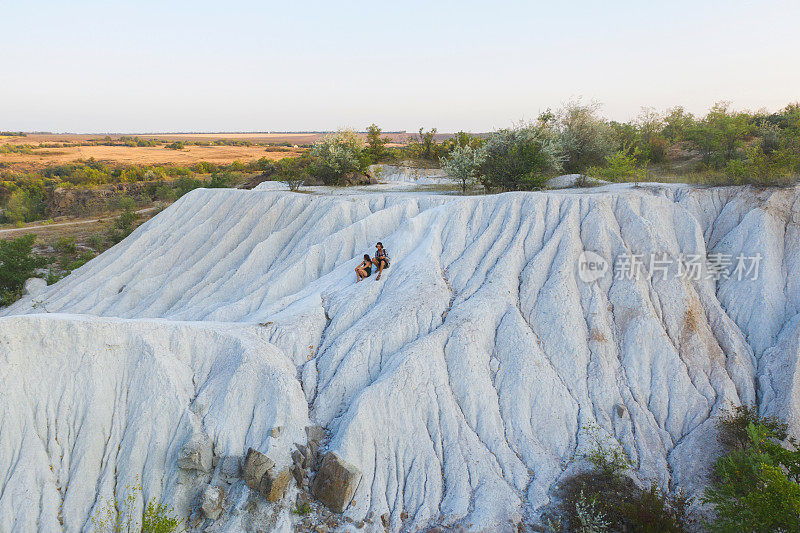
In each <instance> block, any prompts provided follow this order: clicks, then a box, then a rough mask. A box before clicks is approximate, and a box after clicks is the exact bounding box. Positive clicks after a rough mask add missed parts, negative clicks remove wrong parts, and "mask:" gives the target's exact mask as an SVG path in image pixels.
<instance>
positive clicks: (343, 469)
mask: <svg viewBox="0 0 800 533" xmlns="http://www.w3.org/2000/svg"><path fill="white" fill-rule="evenodd" d="M360 481H361V471H360V470H359V469H358V468H356V466H355V465H352V464H350V463H348V462H347V461H345V460H344V459H342V458H341V457H339V456H338V455H336V454H335V453H334V452H328V453H326V454H325V457H324V458H323V460H322V466H321V467H320V469H319V472H317V475H316V477H315V478H314V485H313V487H312V489H313V492H314V496H316V497H317V499H318V500H319V501H321V502H322V503H324V504H325V505H326V506H327V507H328V508H329V509H330V510H331V511H333V512H336V513H341V512H342V511H344V510H345V509H347V506H348V505H350V502H351V501H352V500H353V495H355V492H356V488H357V487H358V483H359V482H360Z"/></svg>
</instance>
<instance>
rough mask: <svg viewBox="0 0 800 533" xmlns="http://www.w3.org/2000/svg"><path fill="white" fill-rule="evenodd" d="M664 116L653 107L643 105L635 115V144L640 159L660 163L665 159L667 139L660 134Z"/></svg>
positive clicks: (662, 128)
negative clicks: (637, 114)
mask: <svg viewBox="0 0 800 533" xmlns="http://www.w3.org/2000/svg"><path fill="white" fill-rule="evenodd" d="M663 130H664V117H662V116H661V114H660V113H658V112H657V111H656V110H655V109H653V108H650V107H643V108H642V110H641V112H640V113H639V116H638V117H636V133H637V136H636V137H637V138H636V146H638V148H639V150H640V153H641V155H640V160H642V161H652V162H653V163H661V162H663V161H666V159H667V144H668V143H667V139H666V138H665V137H664V135H663V134H662V131H663Z"/></svg>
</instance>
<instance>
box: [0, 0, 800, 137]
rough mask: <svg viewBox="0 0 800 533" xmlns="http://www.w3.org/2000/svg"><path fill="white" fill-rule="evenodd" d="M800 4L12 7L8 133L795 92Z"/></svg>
mask: <svg viewBox="0 0 800 533" xmlns="http://www.w3.org/2000/svg"><path fill="white" fill-rule="evenodd" d="M799 20H800V1H798V0H762V1H740V0H726V1H713V0H708V1H704V0H694V1H684V0H671V1H669V2H652V1H642V0H639V1H615V0H606V1H600V0H597V1H589V0H584V1H561V2H557V1H550V2H538V1H527V2H522V1H519V2H512V1H486V0H483V1H479V2H472V1H464V0H462V1H458V2H457V1H452V2H451V1H439V2H434V1H416V0H407V1H404V2H399V1H395V2H385V1H384V2H381V1H377V0H373V1H371V2H347V1H337V2H330V1H328V2H310V1H291V0H284V1H282V2H271V1H263V0H262V1H257V2H251V1H233V0H227V1H224V2H223V1H216V2H209V1H203V0H195V1H192V2H184V1H181V0H169V1H165V0H159V1H148V0H139V1H136V2H133V1H122V0H105V1H84V0H71V1H69V2H67V1H64V0H61V1H58V2H55V1H37V0H24V1H21V0H14V1H7V0H0V36H2V37H0V130H23V131H53V132H75V133H103V132H119V133H134V132H135V133H155V132H188V131H213V132H218V131H320V130H336V129H340V128H346V127H350V128H354V129H357V130H363V129H365V128H366V126H368V125H369V124H371V123H373V122H375V123H377V124H378V125H379V126H381V127H382V128H383V129H384V131H396V130H408V131H416V130H417V129H419V128H420V127H425V128H426V129H428V128H433V127H435V128H438V130H439V131H441V132H445V131H458V130H465V131H472V132H483V131H491V130H494V129H497V128H501V127H506V126H509V125H510V124H512V123H514V122H517V121H520V120H530V119H535V118H536V117H537V116H538V114H539V113H540V112H541V111H543V110H545V109H547V108H557V107H558V106H559V105H561V104H563V103H564V102H567V101H570V100H573V99H576V98H581V99H582V100H583V101H585V102H588V101H592V100H595V101H598V102H600V103H601V104H602V106H603V107H602V112H603V114H604V115H606V116H607V117H609V118H611V119H614V120H628V119H631V118H634V117H635V116H636V115H637V114H638V113H639V112H640V110H641V108H642V107H643V106H646V107H653V108H656V109H657V110H664V109H666V108H668V107H672V106H675V105H682V106H684V107H686V108H687V109H688V110H690V111H692V112H695V113H703V112H704V111H705V110H707V109H708V107H710V106H711V105H712V104H713V103H714V102H717V101H730V102H732V105H733V107H734V108H736V109H760V108H767V109H769V110H777V109H780V108H782V107H784V106H785V105H786V104H788V103H790V102H794V101H798V100H800V59H798V52H800V31H798V29H797V24H798V21H799Z"/></svg>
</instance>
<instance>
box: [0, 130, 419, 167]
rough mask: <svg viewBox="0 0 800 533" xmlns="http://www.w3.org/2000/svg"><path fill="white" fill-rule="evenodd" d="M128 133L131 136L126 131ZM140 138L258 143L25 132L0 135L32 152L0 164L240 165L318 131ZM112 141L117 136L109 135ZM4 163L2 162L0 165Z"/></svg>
mask: <svg viewBox="0 0 800 533" xmlns="http://www.w3.org/2000/svg"><path fill="white" fill-rule="evenodd" d="M128 136H133V135H128ZM137 136H138V137H139V138H140V139H159V140H163V141H168V142H173V141H215V140H219V139H229V140H248V141H251V142H253V143H262V144H260V145H253V146H224V145H223V146H195V145H189V146H186V148H184V149H183V150H170V149H168V148H166V147H165V146H137V147H130V146H70V147H57V148H38V146H40V145H48V144H51V143H82V142H87V141H91V140H102V139H104V138H105V137H106V135H105V134H94V135H87V134H28V135H27V136H25V137H8V136H5V137H0V145H2V144H13V145H23V144H24V145H31V146H33V147H34V150H33V152H32V153H29V154H23V153H0V166H5V167H6V168H12V169H14V170H18V171H33V170H36V169H39V168H42V167H45V166H48V165H52V164H62V163H68V162H71V161H77V160H79V159H84V160H85V159H89V158H94V159H96V160H98V161H102V162H104V163H109V164H123V165H124V164H136V165H163V164H174V165H191V164H193V163H197V162H199V161H208V162H210V163H216V164H229V163H232V162H234V161H240V162H242V163H246V162H248V161H253V160H256V159H260V158H262V157H266V158H267V159H271V160H274V161H277V160H280V159H283V158H285V157H295V156H297V155H299V154H300V153H302V151H303V148H299V147H298V146H300V145H308V144H311V143H313V142H314V141H316V140H318V139H320V138H322V137H323V134H321V133H222V134H219V133H188V134H139V135H137ZM387 136H388V137H390V138H391V139H392V141H393V142H392V144H391V145H396V144H395V143H403V142H406V141H407V138H408V135H407V134H405V133H403V134H389V135H387ZM110 137H111V139H113V140H118V139H119V138H120V137H121V135H111V136H110ZM265 143H291V145H292V147H280V146H273V147H270V146H264V144H265ZM3 164H5V165H3Z"/></svg>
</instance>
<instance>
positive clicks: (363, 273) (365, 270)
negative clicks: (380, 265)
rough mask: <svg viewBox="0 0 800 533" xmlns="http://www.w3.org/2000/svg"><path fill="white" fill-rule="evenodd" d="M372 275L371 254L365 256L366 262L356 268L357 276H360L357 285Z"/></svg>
mask: <svg viewBox="0 0 800 533" xmlns="http://www.w3.org/2000/svg"><path fill="white" fill-rule="evenodd" d="M370 274H372V261H371V260H370V258H369V254H364V260H363V261H361V264H360V265H358V266H357V267H356V276H358V280H356V283H358V282H359V281H361V280H362V279H364V278H368V277H369V275H370Z"/></svg>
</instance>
